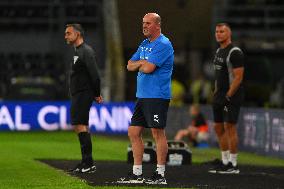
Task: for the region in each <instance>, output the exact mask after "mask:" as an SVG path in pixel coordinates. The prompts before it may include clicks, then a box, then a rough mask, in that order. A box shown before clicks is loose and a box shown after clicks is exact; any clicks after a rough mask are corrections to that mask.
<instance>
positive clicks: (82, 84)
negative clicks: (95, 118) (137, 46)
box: [65, 24, 103, 173]
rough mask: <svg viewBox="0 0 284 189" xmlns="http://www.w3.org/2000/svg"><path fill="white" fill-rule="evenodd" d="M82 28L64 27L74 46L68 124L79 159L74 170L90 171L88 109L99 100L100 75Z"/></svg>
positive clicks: (80, 171) (67, 39)
mask: <svg viewBox="0 0 284 189" xmlns="http://www.w3.org/2000/svg"><path fill="white" fill-rule="evenodd" d="M83 37H84V30H83V28H82V26H81V25H80V24H68V25H66V30H65V40H66V42H67V44H69V45H72V46H73V47H74V50H75V52H74V56H73V58H74V59H73V62H72V66H71V74H70V94H71V110H70V112H71V124H72V126H73V127H74V130H75V132H76V133H77V134H78V137H79V141H80V145H81V153H82V161H81V163H79V164H78V165H77V166H76V167H75V168H74V169H72V171H73V172H76V173H92V172H94V171H95V170H96V167H95V166H94V165H93V157H92V140H91V135H90V133H89V127H88V125H89V111H90V108H91V106H92V102H93V100H95V101H96V102H97V103H102V102H103V98H102V96H101V95H100V92H101V87H100V77H99V73H98V69H97V63H96V57H95V53H94V50H93V49H92V47H90V46H89V45H87V44H86V43H84V38H83Z"/></svg>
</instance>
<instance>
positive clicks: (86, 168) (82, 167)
mask: <svg viewBox="0 0 284 189" xmlns="http://www.w3.org/2000/svg"><path fill="white" fill-rule="evenodd" d="M95 171H96V166H95V165H92V164H91V165H87V164H86V163H84V162H81V163H79V164H78V165H77V166H76V167H75V168H74V169H72V170H70V172H73V173H94V172H95Z"/></svg>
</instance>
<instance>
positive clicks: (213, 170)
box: [208, 160, 226, 173]
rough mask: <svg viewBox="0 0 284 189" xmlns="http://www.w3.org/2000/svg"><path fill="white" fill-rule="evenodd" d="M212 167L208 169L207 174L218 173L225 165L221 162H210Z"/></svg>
mask: <svg viewBox="0 0 284 189" xmlns="http://www.w3.org/2000/svg"><path fill="white" fill-rule="evenodd" d="M210 164H211V165H212V166H213V167H211V168H209V170H208V172H209V173H218V171H220V170H224V169H225V167H226V165H224V164H223V162H222V161H215V160H214V161H212V162H211V163H210Z"/></svg>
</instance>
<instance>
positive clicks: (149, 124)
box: [130, 98, 170, 129]
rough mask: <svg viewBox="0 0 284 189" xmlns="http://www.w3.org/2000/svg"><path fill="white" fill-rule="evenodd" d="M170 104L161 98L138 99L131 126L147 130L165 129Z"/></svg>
mask: <svg viewBox="0 0 284 189" xmlns="http://www.w3.org/2000/svg"><path fill="white" fill-rule="evenodd" d="M169 103H170V100H168V99H161V98H139V99H137V101H136V105H135V108H134V113H133V116H132V118H131V124H130V125H131V126H141V127H145V128H159V129H163V128H165V127H166V122H167V114H168V109H169Z"/></svg>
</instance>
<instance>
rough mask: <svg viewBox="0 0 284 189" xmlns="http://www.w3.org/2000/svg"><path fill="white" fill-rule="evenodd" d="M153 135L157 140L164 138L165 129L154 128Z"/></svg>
mask: <svg viewBox="0 0 284 189" xmlns="http://www.w3.org/2000/svg"><path fill="white" fill-rule="evenodd" d="M152 135H153V138H154V140H155V141H157V140H161V139H164V138H165V137H166V135H165V131H164V130H162V129H153V130H152Z"/></svg>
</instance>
